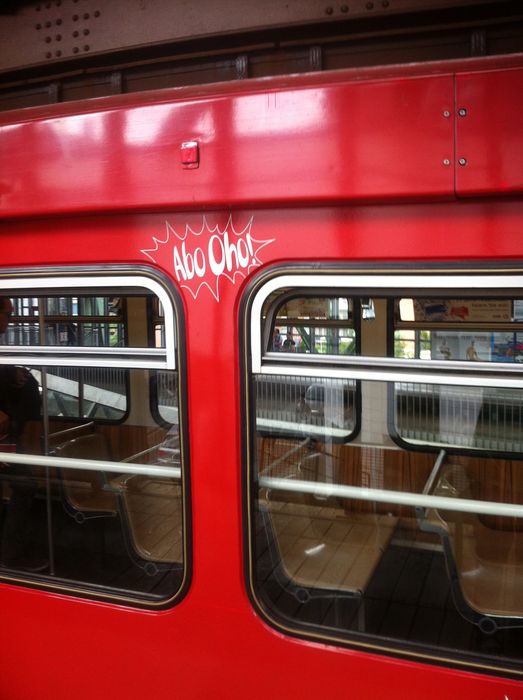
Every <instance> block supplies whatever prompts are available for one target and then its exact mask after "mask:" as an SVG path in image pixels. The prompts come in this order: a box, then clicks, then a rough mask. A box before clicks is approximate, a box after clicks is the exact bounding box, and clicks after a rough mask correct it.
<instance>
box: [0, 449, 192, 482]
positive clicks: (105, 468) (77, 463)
mask: <svg viewBox="0 0 523 700" xmlns="http://www.w3.org/2000/svg"><path fill="white" fill-rule="evenodd" d="M2 462H6V463H7V464H26V465H28V466H30V467H51V468H54V467H60V469H85V470H88V471H93V472H115V473H117V474H140V475H143V476H169V477H173V478H175V479H180V478H181V476H182V470H181V468H180V467H168V466H159V465H154V464H139V463H138V464H137V463H130V462H108V461H103V460H96V461H94V460H90V459H72V458H70V457H59V458H57V457H55V456H51V457H43V456H40V455H28V454H15V453H11V452H2Z"/></svg>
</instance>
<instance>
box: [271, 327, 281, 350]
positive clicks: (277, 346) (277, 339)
mask: <svg viewBox="0 0 523 700" xmlns="http://www.w3.org/2000/svg"><path fill="white" fill-rule="evenodd" d="M280 350H281V333H280V329H279V328H275V329H274V331H273V333H272V351H273V352H280Z"/></svg>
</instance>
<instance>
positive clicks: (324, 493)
mask: <svg viewBox="0 0 523 700" xmlns="http://www.w3.org/2000/svg"><path fill="white" fill-rule="evenodd" d="M258 483H259V486H260V488H267V489H277V490H278V491H291V492H293V493H310V494H313V495H315V496H320V497H325V498H327V497H330V496H337V497H339V498H349V499H357V500H361V501H377V502H379V503H390V504H395V505H401V506H411V507H413V508H434V509H435V510H453V511H458V512H460V513H477V514H479V515H501V516H504V517H511V518H523V504H518V503H498V502H496V501H479V500H473V499H466V498H452V497H448V496H431V495H427V494H421V493H411V492H409V491H387V490H386V489H372V488H366V487H362V486H344V485H342V484H327V483H322V482H317V481H305V480H299V479H281V478H277V477H272V476H260V477H259V480H258Z"/></svg>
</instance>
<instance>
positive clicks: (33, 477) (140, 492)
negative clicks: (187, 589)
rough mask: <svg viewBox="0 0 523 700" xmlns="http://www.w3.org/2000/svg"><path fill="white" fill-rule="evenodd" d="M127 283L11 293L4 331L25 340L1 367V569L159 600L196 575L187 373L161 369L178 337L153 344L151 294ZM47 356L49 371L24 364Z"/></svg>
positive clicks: (19, 576) (67, 586)
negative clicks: (187, 488)
mask: <svg viewBox="0 0 523 700" xmlns="http://www.w3.org/2000/svg"><path fill="white" fill-rule="evenodd" d="M133 290H134V288H133ZM121 291H122V290H119V289H115V290H114V291H113V290H112V288H111V293H110V294H107V295H106V296H95V297H86V296H85V297H83V296H81V297H78V296H73V295H71V296H69V297H68V296H60V297H58V296H57V297H45V298H43V297H37V296H34V297H32V296H26V297H15V298H14V299H13V300H12V301H11V300H7V301H6V297H1V298H0V300H1V306H0V313H1V314H2V316H1V320H2V333H3V335H2V337H1V338H0V340H4V341H6V342H9V343H10V344H11V346H12V345H14V344H17V343H19V344H20V345H22V346H23V347H22V348H17V349H14V350H12V351H11V353H13V352H14V353H16V358H17V361H18V364H16V365H14V364H13V365H11V364H2V363H1V362H0V427H1V431H0V454H2V455H3V458H2V459H0V577H2V578H3V579H6V580H15V581H19V580H28V579H29V580H33V581H36V582H37V583H38V584H40V585H42V586H44V587H45V586H51V587H53V588H56V587H58V588H60V589H62V590H65V591H67V590H74V591H75V593H78V591H79V590H80V591H83V592H84V593H85V594H88V595H94V596H101V597H107V596H109V597H110V598H111V599H114V598H116V599H117V600H120V601H123V602H126V603H127V602H133V603H136V602H138V603H143V604H150V605H154V604H159V603H161V602H165V601H166V600H169V599H172V598H173V597H174V596H175V595H176V594H177V593H178V592H179V591H180V590H181V589H182V588H183V583H184V581H185V579H186V567H187V560H186V551H187V546H186V542H185V537H186V532H185V529H184V507H185V506H184V486H183V459H182V440H181V436H180V432H181V431H180V414H179V410H178V406H179V398H178V397H179V383H178V373H177V371H174V370H167V369H162V370H161V371H160V370H158V369H155V367H158V366H160V367H161V366H163V367H165V366H166V365H167V363H168V362H170V363H171V364H175V363H176V364H177V361H176V362H175V359H173V358H174V355H169V352H172V347H174V340H173V339H172V338H171V339H170V342H171V346H170V347H169V348H167V349H165V351H164V352H163V353H162V347H161V343H159V344H158V346H157V348H155V349H152V350H148V349H147V348H148V347H149V346H150V343H149V340H148V339H149V336H150V324H149V315H148V313H147V310H148V308H150V306H151V301H152V299H151V298H152V297H153V295H152V294H151V293H150V292H147V291H145V293H143V294H141V295H138V294H136V293H134V294H133V295H132V296H130V295H127V296H126V295H125V291H124V294H122V293H121ZM25 317H32V318H33V319H35V320H34V323H33V322H31V323H33V326H34V328H33V331H34V332H33V331H31V332H26V331H27V329H29V330H31V326H30V324H29V325H27V324H26V325H24V324H25V321H24V318H25ZM58 317H60V320H58ZM20 319H22V320H20ZM12 324H14V331H13V333H11V330H13V329H12V328H11V327H10V326H11V325H12ZM4 331H5V332H4ZM44 338H45V341H44V340H43V339H44ZM22 340H24V341H25V342H21V341H22ZM29 344H32V347H30V346H29ZM42 344H51V345H53V344H59V345H69V348H68V351H67V353H64V352H63V351H62V350H61V349H58V350H57V351H54V349H53V350H50V349H49V348H48V347H46V348H42V349H41V348H40V347H39V346H40V345H42ZM26 346H27V350H25V347H26ZM123 346H125V347H126V348H129V347H130V348H139V349H140V351H139V352H138V351H137V353H136V356H135V355H134V354H133V352H129V351H127V352H122V353H118V352H116V353H115V352H113V349H117V347H123ZM75 348H79V350H78V352H76V350H75ZM95 348H96V349H95ZM105 348H107V349H108V350H109V352H107V351H105ZM39 352H42V357H44V356H45V358H46V360H47V362H48V365H47V366H44V365H43V364H42V365H37V366H35V365H32V364H29V362H27V363H24V358H27V360H28V361H29V358H30V357H33V356H34V355H35V354H38V353H39ZM1 359H2V353H1V347H0V360H1ZM4 359H5V358H4ZM147 365H150V368H145V369H144V368H143V367H144V366H145V367H147ZM138 367H140V368H138ZM158 384H159V385H160V387H161V390H160V395H161V401H162V408H161V413H162V414H163V415H162V418H161V419H160V420H158V419H157V412H156V411H152V410H151V408H150V407H151V405H152V404H153V403H154V401H153V399H154V400H155V399H156V395H155V394H154V392H153V391H152V387H153V386H155V385H158ZM10 453H21V454H30V455H33V458H34V457H36V460H37V461H38V460H39V462H40V463H39V465H38V466H31V465H26V464H24V465H19V464H16V463H14V462H13V463H12V462H11V461H10V459H12V457H10ZM45 458H47V461H45ZM49 458H50V459H49ZM78 460H86V462H85V464H82V463H81V462H80V464H79V463H78ZM131 464H132V466H133V471H132V472H131V471H129V470H128V467H127V465H131ZM158 466H160V467H161V468H162V472H161V473H160V474H158V473H156V472H155V473H151V467H158ZM113 467H114V469H113ZM115 469H116V471H115Z"/></svg>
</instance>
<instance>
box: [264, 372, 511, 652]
mask: <svg viewBox="0 0 523 700" xmlns="http://www.w3.org/2000/svg"><path fill="white" fill-rule="evenodd" d="M334 385H336V383H335V384H334ZM398 387H400V389H401V391H403V390H404V387H403V385H398V384H396V386H395V391H396V395H397V392H398ZM435 389H437V388H436V387H429V386H427V385H423V384H422V385H419V386H416V385H409V387H408V390H409V391H410V393H411V394H413V393H414V390H416V393H417V395H418V400H420V399H419V397H420V395H423V394H425V396H426V395H427V394H428V393H430V392H434V391H435ZM451 389H454V390H455V397H456V398H457V397H458V395H459V394H461V395H462V401H466V404H467V405H466V408H464V407H463V404H461V405H460V404H458V405H457V406H456V407H454V408H452V409H450V404H451V403H452V401H453V397H450V396H449V397H448V402H449V407H447V408H449V410H451V411H453V410H457V411H459V412H460V415H461V416H463V415H465V414H466V415H467V418H468V423H466V422H463V420H461V421H456V420H455V419H454V420H453V418H454V416H453V414H452V412H451V413H449V415H448V416H447V415H445V414H444V413H443V414H442V416H441V424H440V425H439V428H438V429H439V431H440V436H443V435H444V431H450V433H449V434H448V435H447V437H446V439H448V440H449V442H451V443H452V444H459V445H467V444H468V443H469V442H470V440H471V439H474V438H473V437H471V433H476V432H478V431H480V432H481V431H482V430H488V427H487V426H485V425H482V419H481V418H480V417H479V416H480V414H481V412H482V410H484V408H485V406H486V398H487V397H486V395H485V394H483V396H482V397H480V396H479V395H478V392H481V391H482V390H481V389H478V390H476V389H473V390H470V391H464V390H463V388H459V389H456V387H454V388H452V387H448V388H447V387H442V388H441V394H440V396H439V399H440V401H441V400H442V399H441V396H442V395H443V394H445V393H446V392H447V390H449V391H450V390H451ZM392 390H393V387H392V385H387V384H385V383H382V382H362V403H363V411H364V412H363V415H362V427H361V434H362V435H363V436H364V437H365V438H366V439H365V440H364V441H362V442H361V443H360V442H350V443H347V442H344V441H339V442H335V441H334V440H332V439H329V438H328V437H327V438H325V436H320V435H318V433H316V432H315V431H314V428H313V427H311V429H310V430H309V431H308V432H307V431H306V430H304V431H303V432H302V433H301V434H299V435H298V434H295V435H291V434H290V433H289V434H287V435H286V434H284V432H278V431H275V432H272V433H271V432H268V431H267V429H266V423H265V422H264V420H263V419H261V418H260V414H264V412H265V411H270V410H271V407H272V410H273V411H275V412H277V411H278V410H279V408H280V400H279V399H278V397H277V396H276V392H274V393H273V394H271V393H270V392H268V395H266V396H265V398H264V399H263V400H261V399H260V397H259V393H258V395H257V402H256V405H257V419H256V424H257V440H256V473H257V484H258V490H257V497H256V509H255V512H256V519H257V520H256V523H257V527H256V537H255V539H254V542H253V547H254V561H255V566H254V585H255V589H256V595H257V596H258V597H259V599H260V600H262V601H263V605H264V606H265V608H266V609H268V610H269V611H270V612H271V615H272V616H274V615H275V616H276V617H277V619H279V620H283V621H285V622H286V624H289V623H292V624H294V625H297V627H299V628H301V629H309V630H315V629H316V630H317V629H323V630H326V631H328V634H329V635H332V634H339V635H340V636H341V637H344V636H346V635H347V634H348V633H350V638H351V639H352V640H356V641H358V640H359V641H361V642H365V641H368V640H369V638H371V637H378V638H382V637H384V636H385V637H386V638H387V643H388V644H391V643H393V641H392V640H395V642H396V643H397V644H399V645H400V646H401V645H402V644H407V645H409V646H410V648H411V649H412V648H413V647H412V645H418V648H424V647H425V645H426V644H427V643H430V644H431V645H433V646H436V647H439V650H440V653H441V651H444V653H445V654H448V655H450V656H452V655H453V654H454V653H455V651H456V647H457V644H459V645H460V653H462V654H468V655H469V656H470V658H473V659H474V660H475V661H478V660H479V661H480V662H481V663H484V664H489V663H492V662H495V661H496V658H498V659H501V660H503V662H508V663H509V664H510V663H513V664H518V663H520V662H521V649H523V638H522V634H523V630H522V629H521V625H520V622H519V620H520V619H521V617H522V616H523V593H522V590H521V585H520V584H521V580H520V573H519V567H520V565H519V564H518V561H519V559H518V557H519V555H517V554H516V551H515V550H514V549H513V548H514V547H515V546H520V545H521V544H523V539H522V538H523V519H518V518H507V517H497V516H477V515H474V514H468V513H462V512H460V510H459V508H458V509H457V510H455V511H443V510H439V511H438V510H434V509H426V508H421V507H418V508H416V507H414V506H408V505H400V504H398V503H394V502H393V501H388V500H387V493H390V492H395V493H398V492H400V493H401V492H404V493H407V492H408V493H411V494H418V495H419V494H421V493H422V492H423V490H424V489H425V487H426V484H427V483H428V482H429V477H430V475H431V472H432V471H433V469H434V467H435V465H437V466H438V471H437V477H436V479H435V481H434V483H433V486H432V491H431V493H433V494H434V495H443V496H451V497H452V498H469V499H470V498H476V499H480V500H494V501H495V500H499V501H501V502H517V503H521V502H523V481H521V479H519V476H518V474H519V473H520V472H521V469H520V466H521V465H520V463H519V462H518V461H511V460H506V459H498V458H491V457H489V456H488V454H489V453H488V452H485V453H483V454H481V456H478V457H473V456H468V455H459V456H458V455H452V454H451V453H447V452H446V450H445V449H444V448H443V449H442V450H441V452H440V453H439V454H438V452H437V451H435V452H430V451H427V450H426V449H425V451H410V452H408V451H405V450H403V449H401V448H400V447H398V446H397V445H395V444H394V443H393V442H392V441H391V440H390V438H388V437H387V436H386V435H384V434H383V425H384V424H386V420H387V408H386V404H387V396H389V395H392ZM485 391H486V390H483V392H485ZM463 395H465V396H466V399H463ZM267 396H268V397H269V398H267ZM270 396H273V398H272V399H271V398H270ZM511 399H512V401H514V400H515V399H516V394H515V393H513V394H512V396H511ZM431 400H432V399H431ZM262 404H263V409H262V408H261V406H262ZM400 404H401V406H402V409H401V410H402V411H403V413H402V422H403V424H405V425H408V424H409V422H410V421H411V420H412V421H413V422H414V423H415V421H416V420H419V413H420V406H419V405H418V406H416V405H415V404H412V406H411V405H409V404H407V403H405V402H404V397H403V395H402V397H401V400H400V399H398V406H400ZM424 408H425V415H428V414H429V413H430V410H431V409H429V407H428V404H427V405H426V406H425V407H424ZM473 409H475V412H474V411H473ZM398 410H399V409H398ZM445 410H447V409H445ZM447 419H448V421H447ZM500 422H503V421H501V420H500ZM415 427H416V426H415V424H414V425H413V430H414V429H415ZM506 428H507V435H506V436H505V437H504V438H503V439H505V440H508V439H509V437H508V433H509V432H510V431H509V429H508V426H506ZM425 432H426V426H425ZM515 432H516V431H514V434H513V435H512V438H514V437H515ZM378 436H381V437H380V441H379V442H378V441H377V440H378ZM485 439H487V438H485ZM488 439H489V440H493V439H494V438H493V437H492V436H488ZM519 442H520V441H519ZM422 444H423V437H422V436H421V434H420V437H419V446H421V445H422ZM519 449H521V445H519ZM520 482H521V483H520ZM511 483H512V486H511V487H509V486H508V485H509V484H511ZM346 487H359V489H360V491H359V492H358V493H357V494H354V493H351V492H350V491H349V490H348V489H346ZM366 489H375V490H377V491H378V492H380V493H382V494H383V500H382V501H381V500H380V501H377V500H374V499H373V497H372V494H369V493H368V492H367V491H366ZM518 543H519V544H518Z"/></svg>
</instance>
